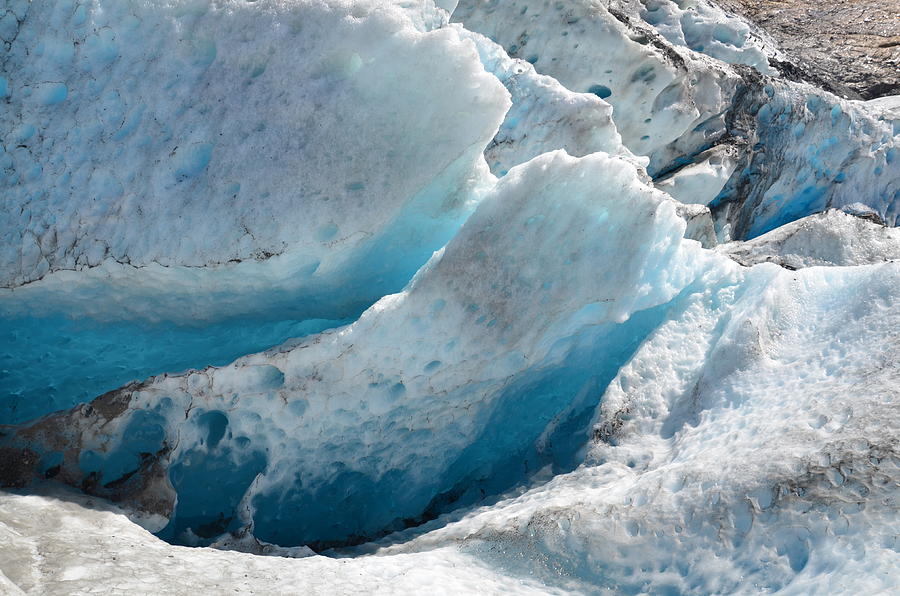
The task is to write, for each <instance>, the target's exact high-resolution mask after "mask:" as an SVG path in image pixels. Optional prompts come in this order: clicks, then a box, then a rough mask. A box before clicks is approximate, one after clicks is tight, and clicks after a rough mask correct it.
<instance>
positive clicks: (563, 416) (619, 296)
mask: <svg viewBox="0 0 900 596" xmlns="http://www.w3.org/2000/svg"><path fill="white" fill-rule="evenodd" d="M684 229H685V224H684V222H683V221H682V220H681V219H680V218H679V217H678V216H677V215H676V213H675V204H674V202H673V201H671V200H670V199H669V198H668V197H667V196H666V195H665V194H664V193H661V192H659V191H655V190H653V189H652V188H650V187H648V186H646V185H645V184H644V183H643V182H641V180H640V178H639V177H638V174H637V171H636V170H635V168H634V166H633V165H632V164H631V163H629V162H627V161H624V160H622V159H620V158H611V157H609V156H606V155H605V154H601V153H597V154H593V155H590V156H586V157H584V158H581V159H576V158H572V157H570V156H568V155H566V154H565V153H562V152H556V153H550V154H546V155H544V156H541V157H538V158H535V159H534V160H532V161H530V162H529V163H528V164H526V165H524V166H520V167H517V168H513V170H511V171H510V172H509V173H508V174H507V175H506V176H505V177H504V178H502V179H501V180H500V182H499V183H498V185H497V187H496V189H495V191H494V192H492V193H491V194H490V195H489V197H488V198H486V199H485V200H484V201H483V202H482V203H481V204H480V205H479V207H478V209H477V211H476V212H475V214H474V215H473V216H472V217H471V218H470V219H469V220H468V221H467V222H466V224H465V225H464V227H463V228H462V230H460V232H459V233H458V234H457V235H456V237H455V238H454V239H453V240H452V241H451V242H450V244H449V245H448V246H447V247H446V248H445V249H444V251H442V252H441V253H439V254H437V255H436V256H435V257H434V258H433V259H432V261H431V262H430V263H429V264H428V265H426V266H425V267H424V268H423V270H422V271H420V272H419V273H418V274H417V276H416V278H415V279H414V280H413V282H412V283H411V284H410V286H409V287H408V288H407V289H406V290H405V291H404V292H403V293H401V294H397V295H392V296H388V297H385V298H383V299H382V300H381V301H379V302H378V303H377V304H375V305H374V306H373V307H372V308H371V309H369V310H368V311H367V312H366V313H365V314H364V315H363V316H362V317H361V318H360V319H359V320H358V321H357V322H356V323H354V324H353V325H351V326H349V327H347V328H345V329H342V330H339V331H336V332H332V333H327V334H323V335H320V336H316V337H313V338H310V339H309V340H307V341H303V342H300V343H299V344H297V345H294V346H293V347H291V346H286V347H284V348H282V349H280V350H277V351H271V352H267V353H264V354H259V355H256V356H250V357H247V358H243V359H241V360H238V361H237V362H236V363H234V364H233V365H230V366H228V367H225V368H221V369H214V368H213V369H207V370H205V371H201V372H197V373H190V374H186V375H180V376H172V375H165V376H162V377H157V378H155V379H151V380H150V381H148V382H146V383H143V384H139V385H132V386H128V387H125V388H123V389H122V390H119V391H117V392H113V393H111V394H109V395H107V396H103V397H101V398H99V399H98V400H96V401H95V402H94V403H93V404H92V406H91V407H89V408H85V407H82V408H76V409H75V410H73V411H71V412H69V413H63V414H60V415H57V416H54V417H51V418H48V419H44V420H43V421H40V422H38V423H36V424H35V425H34V426H29V427H26V428H23V429H22V430H21V432H20V433H19V435H18V439H14V440H13V443H15V444H19V443H17V441H22V440H24V441H25V444H32V443H33V442H34V441H37V442H38V443H40V441H39V437H40V436H65V437H68V439H66V440H65V443H64V444H65V445H67V446H66V447H63V446H62V445H63V443H54V445H55V446H51V445H47V444H43V445H41V446H37V444H34V446H33V448H34V449H36V450H38V451H40V452H41V453H45V454H46V453H49V452H53V451H57V450H60V449H62V450H64V451H65V453H68V454H72V453H79V452H80V453H86V452H91V453H95V454H98V455H97V457H96V458H95V457H93V456H92V459H91V465H90V466H86V464H85V462H84V461H76V460H73V459H71V457H70V456H66V457H65V460H64V462H63V464H62V465H63V471H62V472H60V473H61V474H62V476H61V477H62V478H73V479H74V478H78V479H79V480H78V482H79V483H80V482H81V479H82V478H84V476H85V475H90V474H94V476H93V478H94V480H92V481H89V482H87V484H86V485H89V486H91V487H93V488H92V489H91V490H94V492H96V493H97V494H107V495H113V494H114V495H116V498H117V499H129V500H130V501H131V503H132V505H133V506H135V507H138V508H145V509H146V508H147V507H152V508H155V510H156V511H158V512H160V513H161V514H163V515H165V514H166V513H168V515H170V517H171V519H172V524H171V525H170V527H169V528H167V529H166V531H165V532H164V534H163V535H166V536H168V537H170V538H171V539H175V540H180V541H188V542H190V540H192V539H193V538H185V536H188V537H192V536H200V537H201V538H202V537H212V536H213V535H214V534H215V533H221V532H224V531H226V530H231V529H235V528H236V527H239V526H240V524H241V523H252V524H253V531H254V534H255V535H256V536H257V537H258V538H260V539H262V540H265V541H267V542H274V543H277V544H282V545H291V544H313V545H317V546H318V547H320V548H321V547H323V546H328V545H330V544H340V543H345V542H352V541H354V540H359V539H360V537H373V536H378V535H379V534H380V533H383V532H387V531H392V530H397V529H402V528H403V527H404V525H405V524H407V523H410V520H423V519H429V518H430V517H433V516H434V515H436V514H438V513H440V512H441V511H443V510H444V509H445V508H446V507H448V506H449V505H450V504H451V503H457V504H460V503H463V504H464V503H467V502H472V500H477V499H479V498H480V494H481V491H484V492H485V493H486V492H496V491H498V490H501V489H504V488H506V487H507V486H509V485H511V484H513V483H515V482H517V481H519V480H520V479H521V478H522V477H523V474H526V472H527V470H529V469H531V470H535V469H538V468H540V467H543V465H546V464H548V463H549V464H553V463H554V462H556V464H557V465H560V466H563V467H565V465H570V464H567V463H566V462H571V461H572V460H571V458H572V457H573V455H574V453H575V451H576V450H577V448H578V447H579V446H580V444H581V443H582V442H583V437H585V436H586V430H585V431H584V433H582V434H579V433H572V432H571V429H572V428H577V427H578V425H579V424H581V425H583V424H584V423H585V422H586V419H585V418H584V417H585V416H586V415H589V413H590V412H591V411H592V409H593V405H592V403H591V401H590V399H589V396H590V395H592V394H594V395H595V394H596V392H597V391H599V390H601V389H602V387H603V386H605V383H606V382H607V381H608V380H609V379H610V378H612V376H613V375H615V374H616V372H617V371H618V369H619V367H620V366H621V365H622V364H623V363H624V362H625V361H626V360H627V358H628V356H629V355H630V353H631V351H632V350H633V349H635V348H636V347H637V345H638V344H639V342H640V341H641V339H642V338H643V337H645V336H646V334H647V333H649V332H650V331H651V330H652V329H653V328H654V327H655V326H656V325H657V324H659V322H660V321H661V320H662V318H663V317H664V315H665V305H666V304H667V303H668V302H669V301H671V300H672V299H673V298H674V297H675V296H676V295H678V294H679V293H680V292H681V291H682V290H684V289H685V288H686V287H687V286H688V285H689V284H691V283H692V282H693V280H695V279H696V278H697V277H698V276H701V275H703V272H704V271H706V269H707V268H708V266H709V263H711V262H715V263H717V264H718V265H716V266H717V267H720V268H721V267H724V268H725V270H738V269H739V267H738V266H737V265H735V264H733V263H731V261H729V260H727V259H722V258H717V259H712V261H711V260H710V259H711V258H712V256H711V255H705V254H704V253H702V252H701V249H700V246H699V245H698V244H697V243H695V242H691V241H685V240H683V239H682V237H683V234H684ZM561 247H564V248H563V250H560V248H561ZM140 412H153V413H154V414H153V416H154V418H153V420H152V421H138V422H135V417H136V416H137V414H138V413H140ZM210 412H222V415H221V416H220V415H218V414H216V415H215V420H218V421H219V423H218V425H219V426H218V427H217V428H219V427H220V428H221V429H224V430H217V431H216V432H215V433H213V431H212V430H211V427H210V424H209V420H210V419H209V418H204V416H208V415H210V414H209V413H210ZM524 412H527V416H525V415H524ZM511 417H512V418H516V419H517V420H518V422H517V423H516V424H514V425H507V424H504V423H502V422H501V421H503V420H507V419H510V418H511ZM101 420H102V421H103V422H101ZM148 424H150V425H151V426H152V428H153V431H152V433H151V435H152V436H153V437H154V438H153V441H152V444H149V445H146V446H140V447H139V446H137V445H135V444H134V441H132V440H129V439H126V438H125V436H126V435H125V434H123V433H124V432H125V430H126V429H127V428H129V427H130V426H129V425H131V428H133V429H137V428H143V427H145V426H147V425H148ZM100 427H102V428H103V431H102V433H97V432H96V430H97V429H98V428H100ZM159 428H162V429H163V430H162V434H161V435H160V434H159V432H160V431H159V430H158V429H159ZM554 429H557V430H554ZM134 432H136V430H132V431H131V433H134ZM213 435H215V437H217V439H216V440H215V441H213V440H212V439H211V438H209V437H211V436H213ZM176 436H177V437H178V438H177V440H176V439H175V437H176ZM213 443H215V445H213ZM135 449H139V450H140V452H145V453H151V454H156V455H154V456H153V457H151V458H149V459H147V460H146V461H145V463H144V464H141V467H140V469H139V470H138V472H136V473H134V474H133V475H132V476H129V479H130V480H128V481H127V482H125V481H123V482H121V483H120V482H118V481H116V478H118V477H119V475H121V474H122V473H125V472H128V471H129V469H128V468H127V466H125V465H124V464H122V463H120V462H123V461H130V462H134V463H133V464H131V465H132V466H137V465H138V462H139V461H140V458H139V457H138V453H136V452H135ZM522 459H524V460H525V461H526V463H525V464H524V466H523V464H522V463H521V460H522ZM511 460H512V461H515V462H518V463H516V464H515V465H511V464H510V463H509V462H510V461H511ZM529 462H530V463H529ZM133 469H134V468H132V470H133ZM165 470H168V471H169V475H168V476H162V474H163V473H164V471H165ZM142 476H147V477H149V478H155V477H160V480H159V481H160V482H163V483H166V484H167V483H168V482H169V481H171V483H172V486H173V488H172V490H173V491H174V493H173V495H171V496H168V495H163V496H155V495H154V493H153V491H146V490H145V489H144V484H143V483H142V482H141V481H138V480H137V478H140V477H142ZM167 478H168V479H167ZM216 478H219V479H221V478H228V479H229V480H228V482H227V483H225V484H223V482H222V481H221V480H214V479H216ZM132 481H133V482H132ZM128 482H132V484H131V485H129V484H128ZM128 491H131V492H128ZM175 494H177V499H178V501H177V506H176V505H175V503H174V495H175ZM335 502H340V503H341V506H340V508H339V510H338V511H336V510H335V508H334V504H335ZM173 506H174V507H175V509H174V511H173V510H172V509H171V508H172V507H173ZM404 520H406V521H404Z"/></svg>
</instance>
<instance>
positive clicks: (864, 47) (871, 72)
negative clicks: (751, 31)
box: [717, 0, 900, 99]
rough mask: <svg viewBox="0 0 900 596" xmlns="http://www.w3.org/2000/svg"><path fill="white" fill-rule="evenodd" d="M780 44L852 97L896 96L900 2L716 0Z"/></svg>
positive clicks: (808, 75) (816, 76)
mask: <svg viewBox="0 0 900 596" xmlns="http://www.w3.org/2000/svg"><path fill="white" fill-rule="evenodd" d="M717 3H718V4H719V5H720V6H722V7H723V8H725V9H726V10H730V11H732V12H735V13H737V14H739V15H741V16H743V17H745V18H747V19H748V20H750V21H752V22H753V23H755V24H756V25H758V26H759V27H760V28H761V29H763V30H764V31H766V32H767V33H768V34H769V35H770V36H772V37H773V38H774V39H775V41H776V42H778V44H779V46H780V48H781V49H782V50H783V51H784V53H785V54H786V55H787V56H788V57H789V58H790V60H791V62H793V63H794V64H795V65H796V66H797V67H799V70H800V72H799V73H796V74H798V75H799V77H800V78H804V79H807V80H809V81H810V82H814V83H818V84H820V85H822V86H823V87H825V88H826V89H828V90H829V91H832V92H834V93H837V94H838V95H842V96H844V97H847V98H851V99H860V98H861V99H874V98H876V97H883V96H885V95H895V94H900V0H717Z"/></svg>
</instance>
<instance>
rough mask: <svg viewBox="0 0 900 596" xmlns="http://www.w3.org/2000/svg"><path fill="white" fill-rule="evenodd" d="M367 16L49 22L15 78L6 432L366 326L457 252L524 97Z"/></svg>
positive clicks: (166, 10) (250, 6)
mask: <svg viewBox="0 0 900 596" xmlns="http://www.w3.org/2000/svg"><path fill="white" fill-rule="evenodd" d="M29 6H31V5H29ZM350 8H351V4H345V3H341V2H324V3H323V2H309V1H302V2H291V3H264V4H260V3H247V2H244V1H243V0H241V1H238V0H228V1H226V2H224V3H208V2H189V3H175V4H172V3H169V2H161V1H157V0H151V1H148V2H141V3H122V2H118V1H99V2H94V3H87V4H82V5H79V7H78V8H77V9H76V10H75V11H74V13H73V7H72V6H71V3H69V2H42V3H39V4H36V5H33V6H31V8H30V12H29V13H28V17H27V18H26V19H25V20H24V21H22V22H21V24H20V25H17V27H18V28H17V34H16V36H15V40H14V41H12V42H11V45H10V49H9V52H8V54H5V57H4V67H3V72H4V77H5V78H4V81H5V82H8V85H9V87H8V89H9V97H8V99H6V100H5V101H6V102H7V103H6V104H5V105H7V106H8V108H9V109H5V110H3V111H2V113H0V138H3V139H4V149H3V151H2V152H0V165H2V167H0V189H2V193H3V197H4V200H3V201H2V202H0V231H2V232H3V237H4V242H3V243H2V245H0V286H2V288H0V328H2V329H3V332H2V333H0V357H2V358H4V360H3V362H4V364H3V368H4V370H6V371H9V372H6V373H4V375H5V376H4V378H3V379H2V382H3V385H4V386H3V393H4V398H7V399H4V401H3V404H2V406H0V423H9V422H14V421H20V420H23V419H24V418H27V417H33V416H36V415H39V414H44V413H47V412H49V411H53V410H55V409H59V408H61V407H70V406H71V405H73V404H74V403H77V402H78V401H80V400H82V399H84V398H85V397H87V396H88V395H96V394H97V393H102V392H103V391H106V390H110V389H113V388H115V387H117V386H119V385H121V384H122V383H123V382H127V381H129V380H131V379H134V378H142V377H145V376H148V375H150V374H159V373H162V372H165V371H179V370H184V369H185V368H188V367H203V366H206V365H210V364H224V363H226V362H228V361H230V360H232V359H233V358H234V357H236V356H239V355H242V354H246V353H249V352H255V351H258V350H260V349H265V348H268V347H271V346H273V345H276V344H278V343H280V342H282V341H284V340H285V339H287V338H289V337H295V336H299V335H304V334H306V333H309V332H311V331H320V330H321V329H323V328H324V327H327V326H334V325H336V324H340V323H342V322H347V320H348V319H352V318H355V317H356V316H358V315H359V314H360V313H361V312H362V311H363V310H364V309H365V308H367V307H368V306H370V305H371V304H372V303H373V302H375V301H376V300H377V299H378V298H380V297H381V296H383V295H384V294H387V293H391V292H396V291H399V290H400V289H402V288H403V286H404V285H405V284H406V283H407V282H408V281H409V279H410V278H411V277H412V275H413V274H414V273H415V271H416V270H417V269H418V268H419V267H420V266H421V265H422V264H423V263H425V262H426V261H427V260H428V258H429V257H430V256H431V254H432V252H433V251H435V250H437V249H438V248H440V247H441V246H443V245H444V244H445V243H446V242H447V240H448V239H449V238H450V237H451V236H452V234H453V233H454V232H455V231H456V229H457V228H458V227H459V225H460V224H461V222H462V221H463V220H464V219H465V218H466V217H467V216H468V214H469V213H470V212H471V209H472V207H473V206H474V204H475V203H477V200H478V197H479V196H480V193H481V192H483V187H485V186H489V185H490V184H491V183H492V180H493V177H492V176H491V175H490V174H489V172H488V171H487V168H486V166H485V163H484V160H483V158H482V156H481V154H482V151H483V150H484V148H485V146H486V145H487V144H488V142H489V141H490V140H491V138H492V137H493V136H494V134H495V133H496V131H497V127H498V126H499V124H500V122H501V121H502V119H503V115H504V113H505V112H506V110H507V108H508V106H509V99H508V94H507V92H506V91H505V90H504V88H503V86H502V85H501V84H500V83H499V82H498V81H497V79H496V78H495V77H493V76H492V75H490V74H488V73H486V72H485V71H484V69H483V67H482V66H481V63H480V61H479V57H478V54H477V52H476V51H475V50H474V48H473V47H472V44H471V42H470V41H468V40H467V39H463V37H465V35H461V34H460V32H459V31H457V30H456V29H454V28H443V29H438V30H435V27H436V26H438V25H440V24H442V22H445V21H446V18H447V15H446V14H445V13H444V12H443V11H441V10H439V9H436V8H435V7H434V6H433V5H431V4H430V3H424V4H422V5H421V6H418V7H408V8H404V7H402V6H400V5H399V4H396V5H395V4H391V3H381V2H369V1H367V0H361V1H359V2H353V3H352V10H353V11H354V15H355V17H354V18H353V19H348V18H344V17H345V12H346V11H347V10H350ZM9 14H11V13H9ZM73 18H76V20H77V21H78V24H77V25H76V24H73V23H72V21H71V20H72V19H73ZM441 19H443V21H441ZM16 22H17V23H18V21H16ZM151 32H152V34H151ZM150 38H152V39H153V40H154V41H153V43H152V44H151V45H150V46H148V45H147V43H145V41H146V40H147V39H150ZM151 46H152V47H151ZM64 48H68V50H66V51H64ZM73 48H74V50H73ZM67 52H68V53H67ZM297 56H304V59H302V60H298V59H297ZM436 98H437V99H436ZM73 319H76V320H77V323H73V321H72V320H73ZM323 321H328V323H323ZM48 367H49V368H53V369H54V370H55V371H57V374H55V375H53V376H48V375H46V374H43V373H42V372H41V371H42V369H46V368H48Z"/></svg>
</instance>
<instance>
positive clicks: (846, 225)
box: [719, 210, 900, 269]
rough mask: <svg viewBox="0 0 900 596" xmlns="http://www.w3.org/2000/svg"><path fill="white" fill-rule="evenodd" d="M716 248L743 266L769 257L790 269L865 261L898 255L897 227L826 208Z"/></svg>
mask: <svg viewBox="0 0 900 596" xmlns="http://www.w3.org/2000/svg"><path fill="white" fill-rule="evenodd" d="M719 251H720V252H722V253H724V254H727V255H728V256H730V257H731V258H732V259H734V260H736V261H737V262H738V263H741V264H742V265H748V266H749V265H754V264H756V263H765V262H772V263H776V264H778V265H781V266H782V267H787V268H789V269H800V268H803V267H812V266H816V265H820V266H828V265H867V264H874V263H881V262H884V261H889V260H900V230H898V229H897V228H888V227H885V226H884V225H882V224H880V223H876V222H873V221H871V220H870V219H867V218H864V217H859V216H854V215H850V214H847V213H844V212H842V211H836V210H829V211H826V212H824V213H820V214H817V215H810V216H808V217H804V218H803V219H800V220H797V221H795V222H793V223H789V224H786V225H783V226H781V227H780V228H777V229H775V230H772V231H771V232H769V233H768V234H763V235H762V236H759V237H757V238H754V239H753V240H749V241H747V242H733V243H729V244H723V245H721V246H720V247H719Z"/></svg>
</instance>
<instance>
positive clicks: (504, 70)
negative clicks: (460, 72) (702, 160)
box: [456, 25, 647, 176]
mask: <svg viewBox="0 0 900 596" xmlns="http://www.w3.org/2000/svg"><path fill="white" fill-rule="evenodd" d="M456 26H457V27H459V25H456ZM459 31H460V36H462V37H467V38H469V39H471V40H472V41H473V42H475V45H476V47H477V48H478V53H479V56H480V57H481V61H482V63H483V64H484V67H485V69H486V70H487V71H488V72H490V73H492V74H493V75H494V76H496V77H497V78H498V79H499V80H500V82H501V83H503V85H504V86H505V87H506V89H507V91H509V93H510V96H511V98H512V107H511V108H510V110H509V111H508V112H507V113H506V118H505V119H504V121H503V124H501V125H500V130H499V131H498V132H497V136H495V137H494V139H493V140H492V141H491V143H490V145H488V147H487V150H486V151H485V158H486V159H487V162H488V165H490V167H491V171H492V172H494V174H497V175H499V176H502V175H504V174H505V173H506V172H508V171H509V169H510V168H512V167H513V166H516V165H519V164H522V163H525V162H526V161H528V160H529V159H531V158H532V157H535V156H537V155H540V154H541V153H546V152H547V151H552V150H554V149H564V150H565V151H566V153H568V154H569V155H574V156H576V157H580V156H583V155H587V154H588V153H594V152H597V151H603V152H605V153H609V154H611V155H622V156H625V157H630V158H632V159H633V160H634V161H635V163H636V164H639V165H641V166H646V165H647V161H646V159H643V158H641V159H639V158H636V157H634V156H633V155H632V154H631V152H630V151H629V150H628V149H626V148H625V147H624V146H623V145H622V138H621V137H620V136H619V133H618V131H617V130H616V126H615V124H614V123H613V121H612V106H610V105H609V104H608V103H606V102H605V101H601V99H600V98H598V97H596V96H595V95H594V94H593V93H573V92H572V91H569V90H568V89H566V88H565V87H563V86H562V85H560V84H559V82H558V81H557V80H555V79H553V78H552V77H548V76H545V75H540V74H537V73H536V72H535V70H534V66H532V65H531V64H530V63H529V62H528V61H527V60H522V59H514V58H510V57H509V56H508V55H507V53H506V52H505V51H504V50H503V48H502V47H501V46H500V45H498V44H496V43H494V42H492V41H491V40H489V39H487V38H486V37H484V36H483V35H479V34H477V33H471V32H469V31H467V30H465V29H463V28H461V27H459Z"/></svg>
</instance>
